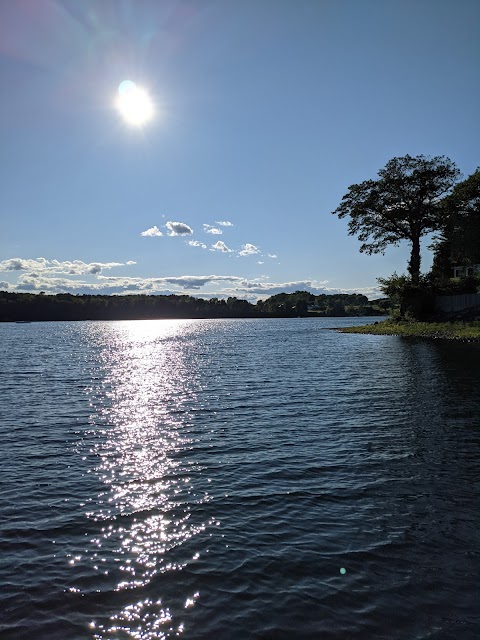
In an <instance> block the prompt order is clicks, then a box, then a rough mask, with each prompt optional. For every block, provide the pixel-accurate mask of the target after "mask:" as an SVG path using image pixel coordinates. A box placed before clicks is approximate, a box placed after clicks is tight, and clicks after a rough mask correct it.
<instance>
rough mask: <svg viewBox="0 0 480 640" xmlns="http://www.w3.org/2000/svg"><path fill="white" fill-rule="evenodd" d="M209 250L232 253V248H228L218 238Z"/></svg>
mask: <svg viewBox="0 0 480 640" xmlns="http://www.w3.org/2000/svg"><path fill="white" fill-rule="evenodd" d="M210 251H221V252H222V253H233V250H232V249H229V248H228V247H227V245H226V244H225V243H224V242H222V240H218V241H217V242H215V244H212V248H211V249H210Z"/></svg>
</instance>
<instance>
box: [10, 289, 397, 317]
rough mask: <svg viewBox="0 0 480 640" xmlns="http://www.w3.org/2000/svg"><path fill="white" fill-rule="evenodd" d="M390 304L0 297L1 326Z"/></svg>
mask: <svg viewBox="0 0 480 640" xmlns="http://www.w3.org/2000/svg"><path fill="white" fill-rule="evenodd" d="M387 312H388V301H387V300H378V301H376V302H375V303H370V302H369V301H368V299H367V298H366V296H363V295H359V294H338V295H321V296H315V295H313V294H311V293H309V292H308V291H296V292H295V293H279V294H277V295H275V296H272V297H270V298H268V299H267V300H261V301H259V302H257V304H251V303H250V302H247V300H240V299H238V298H235V297H231V298H227V300H223V299H219V298H211V299H207V300H205V299H203V298H194V297H192V296H187V295H125V296H118V295H88V294H87V295H74V294H71V293H58V294H56V295H45V294H44V293H39V294H33V293H10V292H8V291H0V322H16V321H22V320H30V321H40V320H139V319H154V318H260V317H266V318H272V317H279V318H289V317H297V316H302V317H307V316H349V315H353V316H359V315H384V314H386V313H387Z"/></svg>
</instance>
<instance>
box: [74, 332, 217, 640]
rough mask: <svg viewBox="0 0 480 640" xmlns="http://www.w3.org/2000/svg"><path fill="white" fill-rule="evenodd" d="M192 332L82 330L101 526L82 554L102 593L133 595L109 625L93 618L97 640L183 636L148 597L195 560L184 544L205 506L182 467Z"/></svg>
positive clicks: (95, 507)
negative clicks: (93, 354) (91, 355)
mask: <svg viewBox="0 0 480 640" xmlns="http://www.w3.org/2000/svg"><path fill="white" fill-rule="evenodd" d="M192 330H194V326H193V324H192V321H189V320H175V321H133V322H116V323H102V324H98V325H89V327H88V331H89V333H90V335H89V339H93V340H94V341H95V342H96V343H97V344H98V346H99V347H100V361H99V369H100V370H99V372H98V373H99V375H98V376H97V381H96V383H95V384H93V385H92V387H91V388H90V389H89V393H90V396H91V398H92V406H93V410H94V412H93V414H92V418H91V422H92V426H93V429H92V430H91V432H90V439H91V442H93V443H94V444H93V447H91V452H92V453H94V454H95V456H96V459H97V461H98V464H97V465H96V467H95V469H94V472H95V473H96V474H97V476H98V477H99V478H100V479H101V481H102V483H103V485H104V487H105V489H104V491H102V493H101V494H100V495H99V496H97V498H96V500H95V501H93V503H92V506H91V508H90V509H89V511H88V512H87V516H88V518H90V519H91V520H93V521H94V522H98V523H99V525H101V526H100V527H99V530H98V534H97V536H96V537H94V538H92V539H91V540H90V545H91V547H90V549H89V550H86V555H87V556H88V553H89V552H90V555H89V556H88V557H89V561H90V563H91V564H92V565H93V568H94V570H95V571H96V572H98V573H102V574H103V575H104V576H105V583H104V585H105V586H104V589H105V591H108V592H111V591H112V590H113V592H115V591H117V592H124V593H125V594H126V593H128V591H129V590H131V591H132V592H133V594H134V595H133V594H132V595H133V600H134V602H132V601H130V602H128V603H127V604H126V605H125V606H124V607H123V609H122V610H121V611H119V612H117V613H115V614H113V615H111V616H110V618H109V623H108V624H107V623H106V622H105V621H104V620H103V621H93V623H92V624H93V627H92V630H93V631H92V632H93V637H94V638H95V639H97V640H103V639H106V638H118V637H122V638H123V637H125V638H139V639H140V638H141V639H142V640H146V639H153V638H164V637H169V636H170V635H171V634H174V635H178V634H180V633H182V631H183V629H184V624H183V621H182V620H179V619H174V618H178V616H176V617H175V616H174V615H173V614H172V610H171V607H170V606H168V603H165V602H164V601H163V600H162V598H158V597H155V598H152V597H151V594H152V593H155V594H156V595H158V594H162V575H166V574H172V573H173V572H177V573H178V572H180V571H182V569H184V567H186V566H187V564H188V563H190V562H195V561H196V559H197V558H198V557H199V554H198V553H196V551H197V548H196V547H194V546H193V545H194V540H193V539H194V538H195V536H197V535H198V534H200V533H202V532H204V531H205V529H206V528H207V526H208V525H209V522H208V521H198V515H197V516H196V518H197V520H196V521H194V518H193V517H192V511H191V508H192V506H193V505H198V504H200V503H205V502H206V501H208V500H209V499H210V498H209V495H208V493H207V492H205V491H204V492H203V493H199V492H198V489H197V490H195V489H194V486H193V479H192V478H194V477H195V478H198V476H199V474H200V472H201V469H199V468H198V466H196V465H195V464H194V463H192V462H190V461H189V460H188V452H189V451H190V450H191V449H192V447H193V445H194V443H195V438H194V436H192V433H191V429H190V427H191V423H190V422H189V411H190V410H191V409H192V407H193V406H194V404H195V400H196V391H197V390H198V384H199V383H198V379H197V376H196V358H197V357H198V356H197V355H196V352H195V350H192V349H189V335H190V334H191V333H192ZM183 546H184V547H185V550H184V551H182V547H183ZM92 549H93V550H94V551H92ZM173 549H175V561H173V558H172V554H171V553H170V552H171V551H172V550H173ZM100 591H102V590H100ZM145 593H148V594H149V597H144V595H145ZM139 595H140V598H139ZM199 595H200V594H199V593H195V594H194V595H192V594H189V595H188V597H187V598H185V593H184V594H179V596H178V598H179V602H178V603H177V602H174V603H173V604H174V608H176V609H180V606H181V607H182V609H185V607H186V606H187V605H185V601H187V603H188V607H191V606H193V605H194V604H195V602H196V600H197V598H198V597H199ZM127 600H128V598H127ZM130 600H132V599H130ZM180 600H181V603H180ZM122 602H125V599H123V600H122ZM119 633H120V636H119V635H118V634H119Z"/></svg>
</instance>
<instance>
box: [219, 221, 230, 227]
mask: <svg viewBox="0 0 480 640" xmlns="http://www.w3.org/2000/svg"><path fill="white" fill-rule="evenodd" d="M215 223H216V224H218V225H220V226H221V227H233V222H230V221H229V220H215Z"/></svg>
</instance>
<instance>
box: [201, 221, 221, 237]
mask: <svg viewBox="0 0 480 640" xmlns="http://www.w3.org/2000/svg"><path fill="white" fill-rule="evenodd" d="M203 230H204V231H205V233H211V234H213V235H214V236H215V235H216V236H221V235H222V233H223V231H222V230H221V229H218V228H217V227H213V226H212V225H211V224H204V225H203Z"/></svg>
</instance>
